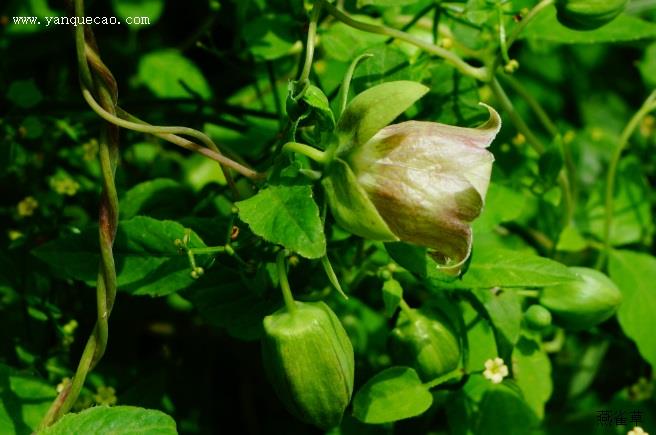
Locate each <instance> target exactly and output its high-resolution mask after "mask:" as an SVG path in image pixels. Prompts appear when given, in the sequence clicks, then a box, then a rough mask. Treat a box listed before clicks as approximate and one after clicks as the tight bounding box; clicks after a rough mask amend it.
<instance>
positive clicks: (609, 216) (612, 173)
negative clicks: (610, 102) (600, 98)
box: [597, 90, 656, 268]
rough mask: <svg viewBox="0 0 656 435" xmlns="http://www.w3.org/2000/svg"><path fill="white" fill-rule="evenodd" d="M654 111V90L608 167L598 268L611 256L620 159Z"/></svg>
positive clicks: (622, 136) (631, 120)
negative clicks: (644, 120)
mask: <svg viewBox="0 0 656 435" xmlns="http://www.w3.org/2000/svg"><path fill="white" fill-rule="evenodd" d="M652 110H656V90H654V91H653V92H652V93H651V94H650V95H649V96H648V97H647V99H646V100H645V102H644V103H643V104H642V106H641V107H640V109H638V111H637V112H636V113H635V115H633V117H632V118H631V119H630V120H629V122H628V124H626V127H624V130H622V134H621V135H620V140H619V141H618V142H617V147H615V149H614V150H613V155H612V157H611V159H610V164H609V167H608V175H607V178H606V201H605V203H606V205H605V209H606V210H605V214H606V219H605V222H604V251H603V253H602V255H600V256H599V260H598V262H597V267H598V268H601V267H603V265H604V262H605V261H606V259H607V258H608V255H609V254H610V250H611V240H610V238H611V229H612V226H613V212H614V210H613V208H614V207H613V202H614V196H615V177H616V176H617V167H618V165H619V162H620V158H621V157H622V152H623V151H624V149H625V148H626V147H627V145H628V144H629V139H630V138H631V135H633V132H634V131H635V129H636V128H637V127H638V125H639V124H640V121H642V118H644V117H645V116H646V115H647V114H648V113H649V112H651V111H652Z"/></svg>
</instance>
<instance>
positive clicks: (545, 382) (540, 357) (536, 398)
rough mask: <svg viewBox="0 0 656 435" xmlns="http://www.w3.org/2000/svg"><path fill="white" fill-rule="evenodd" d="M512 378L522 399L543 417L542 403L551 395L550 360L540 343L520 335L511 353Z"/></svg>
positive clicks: (538, 415) (536, 413)
mask: <svg viewBox="0 0 656 435" xmlns="http://www.w3.org/2000/svg"><path fill="white" fill-rule="evenodd" d="M512 361H513V379H514V380H515V382H517V385H518V386H519V388H520V389H521V390H522V394H523V395H524V400H526V403H528V405H529V406H530V407H531V409H532V410H533V412H534V413H535V415H537V417H538V418H540V419H542V418H544V405H545V404H546V403H547V400H549V397H551V393H552V392H553V383H552V381H551V361H549V357H548V356H547V354H546V352H545V351H544V349H542V348H541V346H540V343H538V342H536V341H533V340H531V339H529V338H527V337H521V338H520V339H519V342H518V343H517V346H516V347H515V350H514V351H513V354H512Z"/></svg>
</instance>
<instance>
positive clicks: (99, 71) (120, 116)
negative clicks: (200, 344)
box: [38, 0, 263, 430]
mask: <svg viewBox="0 0 656 435" xmlns="http://www.w3.org/2000/svg"><path fill="white" fill-rule="evenodd" d="M73 9H74V15H75V16H76V17H77V18H78V19H79V20H82V18H83V17H84V1H83V0H74V3H73ZM75 48H76V54H77V64H78V73H79V80H80V89H81V92H82V96H83V97H84V99H85V100H86V102H87V103H88V104H89V106H90V107H91V109H92V110H93V111H94V112H96V113H97V114H98V115H99V116H100V117H101V118H102V119H103V120H104V121H105V122H103V124H102V129H101V132H100V139H99V157H100V166H101V174H102V193H101V199H100V206H99V217H98V223H99V234H98V236H99V241H100V264H99V268H98V280H97V285H96V311H97V318H96V323H95V326H94V328H93V331H92V332H91V335H90V336H89V338H88V340H87V342H86V345H85V347H84V350H83V352H82V356H81V357H80V362H79V363H78V366H77V369H76V371H75V375H74V376H73V378H72V380H71V381H70V382H69V383H68V384H66V385H65V386H64V387H63V388H62V390H61V391H60V392H59V394H58V395H57V397H56V398H55V400H54V401H53V403H52V404H51V405H50V408H49V409H48V411H47V413H46V415H45V416H44V418H43V419H42V421H41V423H40V424H39V427H38V430H40V429H44V428H46V427H48V426H50V425H52V424H54V423H55V422H56V421H57V420H59V419H60V418H61V417H62V416H63V415H64V414H66V413H67V412H68V411H69V410H70V409H71V408H72V407H73V405H74V404H75V401H76V400H77V398H78V396H79V394H80V391H81V390H82V387H83V386H84V382H85V380H86V377H87V375H88V374H89V372H90V371H91V370H93V368H94V367H95V366H96V365H97V364H98V362H99V361H100V359H101V358H102V356H103V354H104V353H105V350H106V348H107V342H108V339H109V323H108V322H109V315H110V313H111V311H112V308H113V306H114V301H115V298H116V290H117V281H116V267H115V264H114V255H113V245H114V239H115V237H116V230H117V226H118V215H119V204H118V195H117V192H116V185H115V180H114V176H115V174H116V167H117V163H118V155H119V153H118V151H119V129H120V128H125V129H129V130H133V131H137V132H141V133H147V134H153V135H155V136H158V137H160V138H162V139H164V140H166V141H168V142H171V143H173V144H176V145H178V146H181V147H183V148H185V149H188V150H191V151H194V152H197V153H200V154H202V155H204V156H205V157H208V158H210V159H212V160H215V161H217V162H218V163H219V164H220V166H221V170H222V171H223V174H224V177H225V179H226V181H227V182H228V184H229V185H230V187H231V188H232V189H233V192H235V190H234V182H233V179H232V176H231V174H230V172H229V168H230V169H233V170H234V171H236V172H238V173H240V174H241V175H243V176H245V177H247V178H250V179H252V180H259V179H262V178H263V175H262V174H260V173H258V172H257V171H255V170H253V169H250V168H248V167H246V166H244V165H242V164H240V163H238V162H235V161H234V160H232V159H229V158H228V157H226V156H224V155H223V154H222V153H221V152H220V150H219V148H218V147H217V145H216V144H215V143H214V142H213V141H212V139H211V138H209V137H208V136H207V135H205V134H204V133H202V132H200V131H198V130H195V129H192V128H188V127H177V126H166V127H165V126H154V125H150V124H148V123H146V122H144V121H142V120H141V119H139V118H137V117H136V116H134V115H131V114H130V113H128V112H127V111H125V110H123V109H121V108H120V107H119V106H118V104H117V101H118V86H117V84H116V80H115V79H114V76H113V75H112V73H111V71H110V70H109V68H107V66H106V65H105V64H104V63H103V62H102V60H101V58H100V56H99V54H98V53H99V50H98V46H97V44H96V41H95V38H94V35H93V32H92V30H91V29H90V28H89V27H88V26H86V25H78V26H76V27H75ZM179 135H186V136H190V137H192V138H195V139H197V140H199V141H200V142H202V143H203V144H204V145H205V146H201V145H198V144H197V143H195V142H193V141H191V140H188V139H186V138H184V137H181V136H179Z"/></svg>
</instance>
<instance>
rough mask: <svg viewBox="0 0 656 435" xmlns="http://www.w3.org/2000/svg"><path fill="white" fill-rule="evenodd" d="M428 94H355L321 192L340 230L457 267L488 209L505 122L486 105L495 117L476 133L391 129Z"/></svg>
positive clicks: (389, 89)
mask: <svg viewBox="0 0 656 435" xmlns="http://www.w3.org/2000/svg"><path fill="white" fill-rule="evenodd" d="M427 91H428V88H426V87H425V86H423V85H421V84H419V83H415V82H409V81H399V82H388V83H384V84H382V85H378V86H375V87H373V88H371V89H368V90H367V91H365V92H363V93H361V94H359V95H358V96H356V97H355V98H354V99H353V101H352V102H351V103H350V104H349V105H348V106H347V108H346V109H345V111H344V113H343V115H342V116H341V118H340V120H339V122H338V124H337V129H336V132H337V141H336V143H335V145H334V147H333V149H332V150H329V151H330V152H332V153H333V156H332V157H333V158H332V160H331V163H330V166H329V167H328V170H327V176H326V177H325V178H324V180H323V186H324V188H325V190H326V193H327V197H328V201H329V204H330V206H331V211H332V213H333V216H334V217H335V220H336V221H337V223H338V224H339V225H340V226H342V227H344V228H345V229H347V230H349V231H350V232H352V233H354V234H356V235H359V236H362V237H366V238H369V239H373V240H380V241H398V240H401V241H404V242H408V243H413V244H416V245H420V246H425V247H427V248H430V249H431V254H432V255H433V257H434V258H436V259H437V260H438V261H439V262H440V263H442V264H446V265H449V266H454V267H455V266H458V265H460V264H462V262H464V261H465V260H466V259H467V257H468V256H469V253H470V252H471V244H472V230H471V227H470V223H471V222H472V220H474V219H475V218H476V217H477V216H478V215H479V214H480V212H481V209H482V207H483V204H484V201H485V194H486V192H487V188H488V185H489V182H490V175H491V170H492V162H493V161H494V156H493V155H492V154H491V153H490V152H489V151H487V150H486V148H487V147H488V146H489V145H490V143H491V142H492V140H493V139H494V137H495V136H496V134H497V133H498V132H499V129H500V128H501V119H500V117H499V115H498V113H497V112H496V111H495V110H494V109H492V108H491V107H489V106H485V107H487V109H488V110H489V112H490V118H489V120H488V121H487V122H486V123H485V124H483V125H482V126H480V127H478V128H463V127H455V126H450V125H444V124H439V123H436V122H422V121H407V122H402V123H399V124H393V125H388V124H389V123H390V122H392V121H393V120H394V118H396V117H397V116H398V115H400V114H401V113H402V112H404V111H405V110H406V109H407V108H408V107H410V106H411V105H412V104H413V103H414V102H415V101H417V100H418V99H419V98H421V97H422V96H423V95H424V94H425V93H426V92H427Z"/></svg>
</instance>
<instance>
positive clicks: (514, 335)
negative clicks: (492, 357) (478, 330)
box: [473, 288, 522, 357]
mask: <svg viewBox="0 0 656 435" xmlns="http://www.w3.org/2000/svg"><path fill="white" fill-rule="evenodd" d="M473 294H474V296H476V298H477V299H478V300H479V301H480V302H481V303H482V304H483V306H484V307H485V311H486V312H487V314H488V315H489V316H490V320H491V321H492V324H493V325H494V328H495V329H496V336H497V346H498V348H499V349H500V354H502V356H503V357H505V356H506V355H507V354H508V355H509V354H510V350H511V349H512V347H513V346H514V345H515V343H517V340H518V339H519V331H520V325H521V321H522V307H521V304H520V301H519V297H517V293H516V292H514V291H513V290H503V289H499V288H493V289H476V290H474V291H473Z"/></svg>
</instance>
